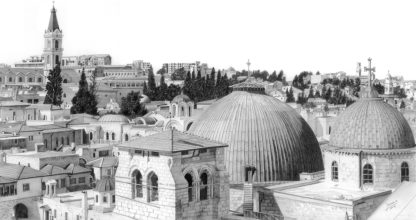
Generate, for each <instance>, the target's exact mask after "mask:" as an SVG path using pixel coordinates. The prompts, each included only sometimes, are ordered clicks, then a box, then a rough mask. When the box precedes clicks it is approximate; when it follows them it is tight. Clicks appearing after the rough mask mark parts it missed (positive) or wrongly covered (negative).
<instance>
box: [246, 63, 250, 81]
mask: <svg viewBox="0 0 416 220" xmlns="http://www.w3.org/2000/svg"><path fill="white" fill-rule="evenodd" d="M246 64H247V78H250V65H251V63H250V60H248V61H247V63H246Z"/></svg>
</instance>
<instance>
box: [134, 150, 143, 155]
mask: <svg viewBox="0 0 416 220" xmlns="http://www.w3.org/2000/svg"><path fill="white" fill-rule="evenodd" d="M134 153H135V154H142V153H143V152H142V150H134Z"/></svg>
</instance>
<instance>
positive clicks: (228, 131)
mask: <svg viewBox="0 0 416 220" xmlns="http://www.w3.org/2000/svg"><path fill="white" fill-rule="evenodd" d="M246 84H247V83H246ZM240 87H244V89H242V88H240ZM233 88H234V92H232V93H231V94H229V95H227V96H225V97H223V98H222V99H220V100H218V101H216V102H215V103H214V104H212V105H211V106H210V107H208V109H207V110H206V111H205V112H204V113H202V114H201V116H200V117H199V118H198V119H197V120H196V121H195V122H194V123H193V124H192V126H191V128H190V130H189V132H190V133H192V134H195V135H198V136H202V137H205V138H208V139H211V140H216V141H220V142H223V143H227V144H228V145H229V147H228V148H226V150H225V163H226V166H227V169H228V171H229V173H230V182H231V183H242V182H243V181H244V168H243V167H244V166H246V165H254V166H255V167H256V169H257V181H262V182H263V181H278V180H297V179H298V174H299V173H301V172H316V171H320V170H323V162H322V155H321V151H320V148H319V144H318V141H317V139H316V137H315V135H314V133H313V131H312V129H311V128H310V127H309V125H308V124H307V123H306V122H305V121H304V120H303V118H302V117H301V116H300V115H299V114H298V113H296V111H295V110H294V109H293V108H291V107H290V106H288V105H287V104H285V103H283V102H281V101H279V100H277V99H275V98H273V97H271V96H267V95H264V87H263V88H262V89H263V90H262V91H263V94H261V91H260V90H261V89H260V87H259V88H257V87H256V86H247V85H244V84H241V85H240V86H236V87H233Z"/></svg>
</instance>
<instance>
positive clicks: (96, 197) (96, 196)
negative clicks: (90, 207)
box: [95, 195, 98, 203]
mask: <svg viewBox="0 0 416 220" xmlns="http://www.w3.org/2000/svg"><path fill="white" fill-rule="evenodd" d="M95 202H96V203H98V195H95Z"/></svg>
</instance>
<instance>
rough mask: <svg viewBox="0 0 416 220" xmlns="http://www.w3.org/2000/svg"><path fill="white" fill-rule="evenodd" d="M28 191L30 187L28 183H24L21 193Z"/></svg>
mask: <svg viewBox="0 0 416 220" xmlns="http://www.w3.org/2000/svg"><path fill="white" fill-rule="evenodd" d="M29 190H30V185H29V183H25V184H23V192H26V191H29Z"/></svg>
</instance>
